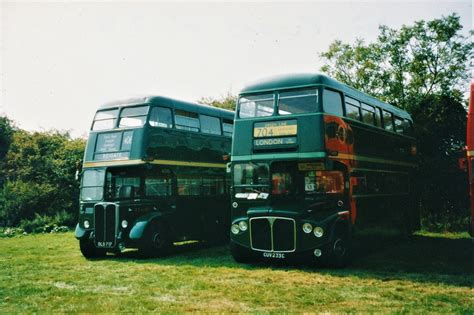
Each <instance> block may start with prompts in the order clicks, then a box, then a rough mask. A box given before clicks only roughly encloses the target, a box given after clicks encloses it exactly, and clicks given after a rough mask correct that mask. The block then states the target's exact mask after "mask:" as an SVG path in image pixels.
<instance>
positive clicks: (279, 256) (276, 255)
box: [263, 252, 285, 259]
mask: <svg viewBox="0 0 474 315" xmlns="http://www.w3.org/2000/svg"><path fill="white" fill-rule="evenodd" d="M263 257H265V258H277V259H285V254H284V253H272V252H264V253H263Z"/></svg>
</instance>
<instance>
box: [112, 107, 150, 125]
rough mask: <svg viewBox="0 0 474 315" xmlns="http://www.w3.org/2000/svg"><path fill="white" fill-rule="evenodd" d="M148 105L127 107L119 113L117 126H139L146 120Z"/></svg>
mask: <svg viewBox="0 0 474 315" xmlns="http://www.w3.org/2000/svg"><path fill="white" fill-rule="evenodd" d="M148 109H149V106H137V107H127V108H124V109H123V110H122V112H121V113H120V122H119V127H141V126H143V125H144V124H145V122H146V117H147V115H148Z"/></svg>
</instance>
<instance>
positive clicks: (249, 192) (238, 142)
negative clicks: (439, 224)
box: [230, 74, 418, 266]
mask: <svg viewBox="0 0 474 315" xmlns="http://www.w3.org/2000/svg"><path fill="white" fill-rule="evenodd" d="M411 129H412V121H411V118H410V116H409V115H408V114H407V113H406V112H404V111H402V110H399V109H397V108H395V107H393V106H390V105H388V104H385V103H383V102H381V101H378V100H376V99H374V98H372V97H370V96H368V95H366V94H363V93H361V92H359V91H357V90H354V89H352V88H350V87H348V86H346V85H343V84H341V83H339V82H337V81H335V80H333V79H331V78H329V77H327V76H324V75H320V74H302V75H288V76H281V77H276V78H270V79H267V80H263V81H261V82H257V83H255V84H253V85H250V86H248V87H246V88H245V89H244V90H243V91H242V92H241V93H240V96H239V104H238V111H237V112H236V118H235V129H234V141H233V145H232V157H231V161H232V167H231V172H232V189H231V202H232V215H231V217H232V222H231V223H232V225H231V233H230V235H231V252H232V254H233V256H234V258H235V259H236V260H237V261H241V262H245V261H252V260H254V259H258V258H273V259H286V258H295V257H310V258H311V259H313V260H316V261H326V262H328V263H329V264H332V265H335V266H342V265H344V264H345V263H347V261H348V258H349V253H350V249H351V241H352V237H353V235H354V231H356V232H358V234H369V235H370V234H375V235H377V233H381V231H383V233H389V234H390V233H391V234H394V233H400V231H401V229H402V228H406V229H413V228H416V227H417V222H418V218H417V215H416V213H415V212H414V211H413V207H412V205H411V203H412V200H411V194H410V193H411V187H410V185H411V183H410V177H411V175H412V173H413V169H414V167H415V163H414V161H415V160H414V153H415V151H416V147H415V140H414V138H413V137H412V131H411Z"/></svg>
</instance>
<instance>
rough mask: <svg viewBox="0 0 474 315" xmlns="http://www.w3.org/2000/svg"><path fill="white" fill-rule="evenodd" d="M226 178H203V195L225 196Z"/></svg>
mask: <svg viewBox="0 0 474 315" xmlns="http://www.w3.org/2000/svg"><path fill="white" fill-rule="evenodd" d="M224 192H225V190H224V178H222V177H203V178H202V195H205V196H221V195H224Z"/></svg>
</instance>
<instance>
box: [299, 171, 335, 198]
mask: <svg viewBox="0 0 474 315" xmlns="http://www.w3.org/2000/svg"><path fill="white" fill-rule="evenodd" d="M304 184H305V185H304V190H305V192H306V193H329V194H337V193H343V192H344V175H343V174H342V173H341V172H338V171H311V172H306V173H305V175H304Z"/></svg>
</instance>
